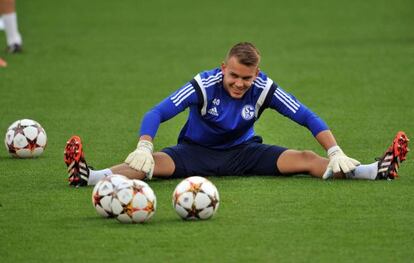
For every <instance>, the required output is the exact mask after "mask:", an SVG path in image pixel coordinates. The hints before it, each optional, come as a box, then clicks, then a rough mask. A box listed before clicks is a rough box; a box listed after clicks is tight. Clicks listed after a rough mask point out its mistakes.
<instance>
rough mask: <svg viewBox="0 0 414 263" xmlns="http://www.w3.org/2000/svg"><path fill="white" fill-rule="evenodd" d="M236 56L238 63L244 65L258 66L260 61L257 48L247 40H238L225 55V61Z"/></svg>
mask: <svg viewBox="0 0 414 263" xmlns="http://www.w3.org/2000/svg"><path fill="white" fill-rule="evenodd" d="M231 57H236V58H237V60H238V62H239V63H240V64H243V65H245V66H249V67H250V66H258V65H259V63H260V52H259V50H258V49H257V48H256V47H255V46H254V45H253V44H252V43H249V42H240V43H237V44H236V45H234V46H233V47H232V48H231V49H230V50H229V52H228V53H227V56H226V60H225V61H226V62H227V61H228V60H229V59H230V58H231Z"/></svg>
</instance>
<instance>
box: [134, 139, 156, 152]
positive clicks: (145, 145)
mask: <svg viewBox="0 0 414 263" xmlns="http://www.w3.org/2000/svg"><path fill="white" fill-rule="evenodd" d="M137 149H139V150H142V151H145V152H148V153H152V152H153V151H154V145H153V144H152V142H150V141H146V140H140V141H139V142H138V145H137Z"/></svg>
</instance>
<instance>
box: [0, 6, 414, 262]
mask: <svg viewBox="0 0 414 263" xmlns="http://www.w3.org/2000/svg"><path fill="white" fill-rule="evenodd" d="M17 5H18V6H17V7H18V18H19V26H20V29H21V31H22V34H23V38H24V44H25V46H24V47H25V52H24V54H22V55H16V56H12V55H7V54H5V53H1V52H0V56H1V57H3V58H5V59H6V60H7V61H8V63H9V67H8V68H5V69H0V95H1V96H0V109H1V110H0V112H1V120H0V131H4V132H5V131H6V129H7V127H8V126H9V125H10V124H11V123H12V122H13V121H15V120H17V119H21V118H32V119H35V120H37V121H39V122H40V123H41V124H42V125H43V126H44V128H45V129H46V131H47V134H48V147H47V149H46V152H45V153H44V155H43V156H41V157H40V158H38V159H34V160H16V159H12V158H10V157H9V156H8V154H7V152H6V151H5V150H3V151H0V168H1V169H0V179H1V180H0V261H1V262H75V261H79V262H126V261H129V260H135V261H140V262H184V261H188V262H190V261H201V262H202V261H208V262H252V261H258V262H278V261H282V262H333V261H335V262H362V261H363V262H410V261H413V259H414V250H413V249H412V247H413V246H414V239H413V236H414V228H413V224H414V197H413V194H412V189H413V187H414V162H413V159H412V156H411V155H408V160H407V161H406V162H405V163H404V164H403V166H402V167H401V169H400V175H401V178H400V179H399V180H396V181H393V182H386V181H378V182H367V181H340V180H337V181H329V182H325V181H321V180H317V179H313V178H309V177H306V176H297V177H286V178H285V177H248V178H243V177H226V178H222V177H212V178H210V179H211V180H212V181H213V182H214V183H215V184H216V186H217V188H218V189H219V191H220V195H221V204H220V208H219V210H218V213H217V214H216V216H215V217H214V218H213V219H212V220H209V221H205V222H184V221H182V220H180V219H179V218H178V216H177V215H176V214H175V212H174V211H173V209H172V206H171V194H172V191H173V189H174V187H175V186H176V184H177V183H178V182H179V181H178V180H154V181H152V182H151V183H150V185H151V186H152V188H153V189H154V191H155V193H156V195H157V198H158V209H157V212H156V214H155V216H154V218H153V220H152V221H151V222H150V223H148V224H144V225H122V224H119V223H118V222H117V221H115V220H109V219H102V218H100V217H99V216H98V215H97V214H96V212H95V211H94V209H93V207H92V205H91V201H90V196H91V192H92V189H91V188H90V187H88V188H82V189H72V188H69V187H68V186H67V184H66V181H65V180H66V174H65V165H64V163H63V161H62V151H63V147H64V145H65V142H66V139H67V138H68V137H69V136H71V135H73V134H78V135H80V136H81V137H82V138H83V140H84V143H85V148H86V149H85V150H86V156H87V159H88V162H89V163H90V164H93V165H94V166H95V167H97V168H105V167H108V166H111V165H113V164H117V163H120V162H122V161H123V160H124V158H125V157H126V156H127V154H128V153H129V152H130V151H131V150H133V149H134V147H135V143H136V132H137V130H138V128H139V125H140V121H141V118H142V117H143V115H144V114H145V112H146V111H147V110H148V109H149V108H150V107H152V106H153V105H154V104H155V103H157V102H159V101H160V100H161V99H163V98H164V97H165V96H167V95H169V94H170V93H172V92H173V91H174V90H175V89H177V88H178V87H180V86H181V85H182V84H184V83H185V82H186V81H188V80H189V79H191V78H192V77H193V76H194V75H195V74H196V73H198V72H199V71H202V70H206V69H210V68H213V67H216V66H218V65H219V63H220V62H221V61H222V59H223V57H224V55H225V53H226V51H227V49H228V48H229V47H230V46H231V45H232V44H234V43H236V42H239V41H252V42H254V43H255V44H256V45H257V46H258V48H259V49H260V50H261V53H262V55H263V57H262V65H261V68H262V69H263V71H264V72H266V73H267V74H268V75H269V76H270V77H271V78H272V79H273V80H275V81H276V82H277V83H278V84H280V85H281V86H282V87H283V88H284V89H285V90H287V91H289V92H292V93H293V94H294V95H296V96H297V97H298V98H299V100H301V101H302V102H303V103H305V104H306V105H308V106H309V107H310V108H311V109H312V110H314V111H315V112H317V113H318V114H319V115H320V116H321V117H322V118H323V119H324V120H326V122H327V123H328V125H329V126H330V127H331V129H332V130H333V132H334V134H335V135H336V137H337V139H338V141H339V143H340V145H341V146H342V148H343V149H344V150H345V152H346V153H347V154H348V155H350V156H352V157H355V158H357V159H359V160H360V161H362V162H363V163H369V162H372V161H373V158H374V157H376V156H379V155H381V154H382V152H383V151H384V150H385V147H387V146H388V144H389V143H390V142H391V139H392V138H393V136H394V134H395V132H396V131H398V130H404V131H406V132H407V134H408V135H409V136H411V137H413V135H414V124H413V120H414V110H413V107H411V105H412V101H413V98H414V89H413V86H414V79H413V76H414V34H413V30H412V29H413V28H414V16H413V15H412V10H413V8H414V2H412V1H410V0H397V1H392V3H391V2H390V1H385V0H380V1H375V0H367V1H357V0H351V1H322V0H320V1H270V0H269V1H264V0H259V1H254V2H252V1H209V2H204V3H201V2H200V3H197V2H195V1H189V0H185V1H133V0H125V1H119V2H117V1H108V0H105V1H98V0H91V1H80V0H72V1H52V0H36V1H28V0H26V1H25V0H21V1H17ZM2 38H3V37H1V39H0V40H3V39H2ZM0 43H5V41H2V42H0ZM315 94H316V95H315ZM185 117H186V114H185V113H184V114H181V115H179V116H178V117H177V118H176V119H175V120H174V121H169V122H167V123H164V124H163V125H162V126H161V128H160V130H159V133H158V135H157V138H156V145H155V147H156V149H161V148H163V147H165V146H168V145H172V144H174V143H175V141H176V137H177V134H178V132H179V130H180V128H181V126H182V124H183V123H184V122H185ZM256 131H257V133H258V134H260V135H262V136H263V137H264V139H265V142H266V143H269V144H278V145H283V146H287V147H291V148H297V149H311V150H314V151H316V152H317V153H319V154H324V152H323V150H322V149H321V148H320V146H318V145H317V143H316V142H315V140H314V139H313V138H312V136H311V134H310V133H309V132H308V131H307V130H305V129H304V128H302V127H298V126H297V125H295V124H294V123H292V122H290V121H288V120H286V119H285V118H283V117H281V116H280V115H278V114H275V113H274V112H271V111H267V112H265V113H264V114H263V116H262V119H261V120H260V121H259V122H258V123H257V125H256Z"/></svg>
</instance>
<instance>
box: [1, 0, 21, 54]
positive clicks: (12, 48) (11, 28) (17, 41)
mask: <svg viewBox="0 0 414 263" xmlns="http://www.w3.org/2000/svg"><path fill="white" fill-rule="evenodd" d="M0 15H1V16H2V20H3V23H4V31H5V32H6V40H7V49H6V51H7V52H8V53H19V52H21V51H22V36H21V35H20V32H19V29H18V26H17V15H16V4H15V0H0Z"/></svg>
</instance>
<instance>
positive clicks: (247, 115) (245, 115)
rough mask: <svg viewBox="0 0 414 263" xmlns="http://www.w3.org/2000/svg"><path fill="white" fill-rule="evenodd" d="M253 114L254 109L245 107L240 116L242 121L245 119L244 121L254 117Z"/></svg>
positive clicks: (250, 106)
mask: <svg viewBox="0 0 414 263" xmlns="http://www.w3.org/2000/svg"><path fill="white" fill-rule="evenodd" d="M254 112H255V109H254V107H253V106H252V105H249V104H247V105H245V106H244V107H243V109H242V111H241V116H242V117H243V119H245V120H246V121H248V120H251V119H253V117H254Z"/></svg>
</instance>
